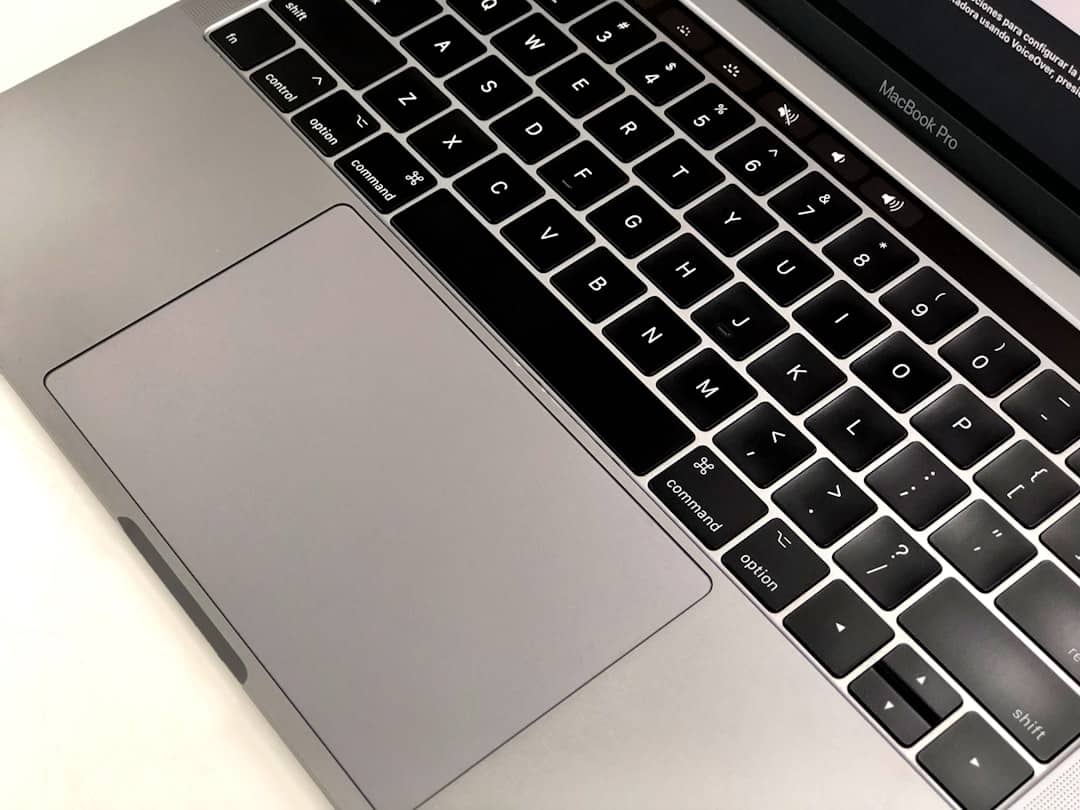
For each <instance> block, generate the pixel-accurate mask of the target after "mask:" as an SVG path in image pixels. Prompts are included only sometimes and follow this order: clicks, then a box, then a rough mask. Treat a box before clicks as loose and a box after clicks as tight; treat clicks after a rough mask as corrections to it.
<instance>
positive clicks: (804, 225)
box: [769, 172, 859, 242]
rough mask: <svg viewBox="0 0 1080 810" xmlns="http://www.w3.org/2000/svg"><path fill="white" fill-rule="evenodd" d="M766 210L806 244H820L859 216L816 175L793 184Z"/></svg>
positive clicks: (847, 200) (844, 197)
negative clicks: (782, 219) (785, 224)
mask: <svg viewBox="0 0 1080 810" xmlns="http://www.w3.org/2000/svg"><path fill="white" fill-rule="evenodd" d="M769 206H770V207H771V208H772V209H773V210H774V211H776V212H777V213H778V214H780V216H781V217H783V218H784V219H785V220H786V221H787V222H788V223H790V225H791V226H792V227H793V228H795V230H797V231H798V232H799V233H800V234H802V235H803V237H804V238H806V239H807V240H808V241H810V242H820V241H821V240H822V239H824V238H825V237H826V236H828V235H829V234H831V233H835V232H836V231H837V230H839V229H840V228H842V227H843V226H844V225H846V224H847V223H849V222H851V220H853V219H855V217H857V216H858V215H859V206H858V205H856V204H855V203H854V202H853V201H852V200H851V198H849V197H848V196H847V195H846V194H844V193H843V192H841V191H840V189H838V188H837V187H836V186H835V185H833V183H832V182H831V181H829V180H826V179H825V175H823V174H821V173H819V172H811V173H810V174H808V175H806V176H805V177H802V178H800V179H799V180H796V181H795V182H794V183H792V184H791V185H790V186H788V187H787V188H786V189H784V190H783V191H781V192H780V193H779V194H777V195H776V196H775V197H773V198H772V199H771V200H770V201H769Z"/></svg>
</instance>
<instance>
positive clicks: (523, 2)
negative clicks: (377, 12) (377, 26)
mask: <svg viewBox="0 0 1080 810" xmlns="http://www.w3.org/2000/svg"><path fill="white" fill-rule="evenodd" d="M405 2H410V0H405ZM450 8H452V9H453V10H454V11H456V12H457V13H458V14H460V15H461V16H462V17H463V18H465V20H466V21H467V22H468V23H469V25H471V26H472V27H473V28H475V29H476V30H477V31H479V32H480V33H481V34H490V33H491V32H492V31H494V30H496V29H498V28H502V27H503V26H504V25H508V24H510V23H512V22H513V21H514V20H516V19H518V17H523V16H524V15H525V14H527V13H528V11H529V9H530V6H529V0H494V2H493V0H450Z"/></svg>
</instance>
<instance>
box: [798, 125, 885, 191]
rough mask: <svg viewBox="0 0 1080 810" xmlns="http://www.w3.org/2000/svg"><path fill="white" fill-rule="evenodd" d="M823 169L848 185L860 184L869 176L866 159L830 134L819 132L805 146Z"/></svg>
mask: <svg viewBox="0 0 1080 810" xmlns="http://www.w3.org/2000/svg"><path fill="white" fill-rule="evenodd" d="M806 148H807V149H808V150H810V152H811V153H812V154H813V155H815V156H817V158H818V160H820V161H821V162H822V164H824V166H825V168H826V169H828V170H829V171H830V172H832V173H833V174H834V175H836V176H837V177H838V178H839V179H840V180H842V181H843V182H845V183H847V184H848V185H855V184H856V183H861V182H862V181H863V180H865V179H866V176H867V175H868V174H870V167H869V166H868V165H867V164H866V159H865V158H864V157H863V156H862V155H861V154H859V152H858V151H857V150H855V149H853V148H852V147H851V145H850V144H847V143H843V142H842V141H841V140H840V139H839V138H837V137H835V136H834V135H832V134H831V133H828V132H821V133H818V134H817V135H815V136H814V137H813V138H811V139H810V142H809V143H808V144H807V145H806Z"/></svg>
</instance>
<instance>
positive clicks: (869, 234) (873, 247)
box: [825, 219, 919, 292]
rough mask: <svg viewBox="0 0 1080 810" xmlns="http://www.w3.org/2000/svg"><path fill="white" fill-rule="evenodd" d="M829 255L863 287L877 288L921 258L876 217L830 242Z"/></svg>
mask: <svg viewBox="0 0 1080 810" xmlns="http://www.w3.org/2000/svg"><path fill="white" fill-rule="evenodd" d="M825 255H826V256H828V257H829V259H830V260H832V262H833V263H834V264H835V265H836V266H837V267H839V268H840V269H841V270H843V271H844V272H845V273H847V274H848V275H849V276H851V278H852V280H854V281H855V283H856V284H858V285H859V286H860V287H862V288H863V289H864V290H868V291H869V292H877V291H878V290H880V289H881V288H882V287H884V286H885V285H886V284H888V283H889V282H890V281H892V280H893V279H894V278H896V277H897V276H899V275H900V274H901V273H903V272H904V271H906V270H910V269H911V268H912V267H914V266H915V264H916V262H918V261H919V257H918V256H916V255H915V254H914V253H912V252H911V250H910V249H909V248H908V247H907V246H906V245H904V244H902V243H901V242H900V240H899V239H898V238H897V237H895V236H893V235H892V234H891V233H889V232H888V231H887V230H885V228H884V227H882V225H881V224H880V223H879V222H878V221H877V220H874V219H864V220H863V221H862V222H860V223H859V224H858V225H856V226H855V227H854V228H851V229H849V230H847V231H845V232H844V233H842V234H841V235H840V236H838V237H837V238H836V239H834V240H833V241H832V242H830V243H829V244H828V245H826V246H825Z"/></svg>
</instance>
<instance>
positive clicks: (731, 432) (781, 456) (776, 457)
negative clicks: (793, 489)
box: [715, 402, 814, 487]
mask: <svg viewBox="0 0 1080 810" xmlns="http://www.w3.org/2000/svg"><path fill="white" fill-rule="evenodd" d="M715 442H716V446H717V447H719V448H720V449H721V450H722V451H723V453H724V455H725V456H727V457H728V458H729V459H731V461H732V463H733V464H735V466H737V467H738V468H739V469H740V470H742V471H743V473H744V474H745V475H746V477H747V478H749V479H750V480H751V481H753V482H754V483H755V484H756V485H757V486H759V487H768V486H772V485H773V484H775V483H776V482H777V481H779V480H780V479H781V478H783V477H784V476H785V475H787V474H788V473H789V472H791V471H792V470H794V469H795V468H796V467H798V466H799V465H800V464H801V463H802V462H804V461H806V459H808V458H810V456H812V455H814V445H813V444H812V443H811V442H810V440H809V439H807V438H806V437H805V436H804V435H803V434H802V433H800V432H799V431H798V429H796V428H795V426H794V425H792V424H791V422H789V421H788V420H787V418H786V417H785V416H784V415H783V414H781V413H780V411H778V410H776V408H774V407H773V406H772V405H770V404H769V403H767V402H763V403H761V404H760V405H756V406H754V407H753V408H751V409H750V410H749V411H747V412H746V413H745V414H743V415H742V416H740V417H739V418H738V419H737V420H735V422H734V424H732V425H729V426H728V427H726V428H724V429H723V430H722V431H720V433H719V434H717V436H716V439H715Z"/></svg>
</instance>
